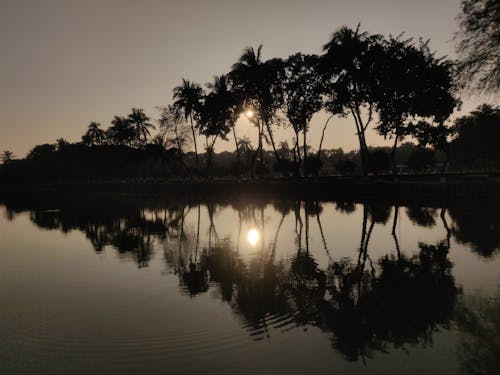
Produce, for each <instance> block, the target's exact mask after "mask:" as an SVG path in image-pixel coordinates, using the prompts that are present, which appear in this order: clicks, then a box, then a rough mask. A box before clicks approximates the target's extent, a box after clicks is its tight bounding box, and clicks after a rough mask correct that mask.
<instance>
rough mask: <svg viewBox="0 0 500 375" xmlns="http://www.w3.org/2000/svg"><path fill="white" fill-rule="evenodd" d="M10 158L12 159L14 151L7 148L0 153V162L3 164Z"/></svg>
mask: <svg viewBox="0 0 500 375" xmlns="http://www.w3.org/2000/svg"><path fill="white" fill-rule="evenodd" d="M12 159H14V153H13V152H12V151H9V150H5V151H4V152H2V154H1V155H0V160H2V163H4V164H7V163H8V162H10V161H11V160H12Z"/></svg>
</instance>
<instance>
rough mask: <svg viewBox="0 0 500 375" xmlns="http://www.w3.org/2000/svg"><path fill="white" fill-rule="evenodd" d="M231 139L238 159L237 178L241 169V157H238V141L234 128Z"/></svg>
mask: <svg viewBox="0 0 500 375" xmlns="http://www.w3.org/2000/svg"><path fill="white" fill-rule="evenodd" d="M233 137H234V146H235V147H236V157H237V158H238V176H239V175H240V168H241V156H240V148H239V147H238V139H237V138H236V130H234V126H233Z"/></svg>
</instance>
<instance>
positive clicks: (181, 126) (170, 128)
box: [157, 105, 192, 173]
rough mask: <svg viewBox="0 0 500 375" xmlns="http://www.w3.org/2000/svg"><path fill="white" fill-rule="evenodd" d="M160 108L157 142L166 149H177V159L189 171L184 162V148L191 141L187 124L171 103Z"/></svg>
mask: <svg viewBox="0 0 500 375" xmlns="http://www.w3.org/2000/svg"><path fill="white" fill-rule="evenodd" d="M159 109H160V118H159V119H158V123H159V125H160V134H159V138H160V139H161V141H160V139H158V140H157V142H161V144H162V145H163V146H164V147H165V148H167V149H172V148H173V149H175V150H176V151H177V154H178V157H179V161H180V162H181V164H182V165H183V167H184V168H185V169H186V170H187V171H188V173H190V172H189V169H188V167H187V165H186V164H185V162H184V148H185V147H187V146H188V145H189V144H190V142H191V141H192V140H191V138H190V135H189V133H190V129H189V125H188V124H187V122H186V119H185V117H184V116H182V115H181V112H180V111H179V110H178V108H176V107H175V106H173V105H169V106H168V107H162V108H159Z"/></svg>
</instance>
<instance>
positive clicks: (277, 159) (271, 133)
mask: <svg viewBox="0 0 500 375" xmlns="http://www.w3.org/2000/svg"><path fill="white" fill-rule="evenodd" d="M265 124H266V129H267V134H268V135H269V139H270V140H271V145H272V146H273V152H274V157H275V158H276V161H277V162H278V164H279V162H280V156H279V154H278V150H276V143H275V142H274V136H273V132H272V131H271V127H270V126H269V124H268V123H267V121H266V123H265Z"/></svg>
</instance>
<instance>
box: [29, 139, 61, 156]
mask: <svg viewBox="0 0 500 375" xmlns="http://www.w3.org/2000/svg"><path fill="white" fill-rule="evenodd" d="M55 151H56V146H55V145H51V144H48V143H45V144H43V145H37V146H35V147H33V149H32V150H31V151H30V152H28V156H27V158H28V159H41V158H46V157H48V156H50V155H52V154H53V153H54V152H55Z"/></svg>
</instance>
